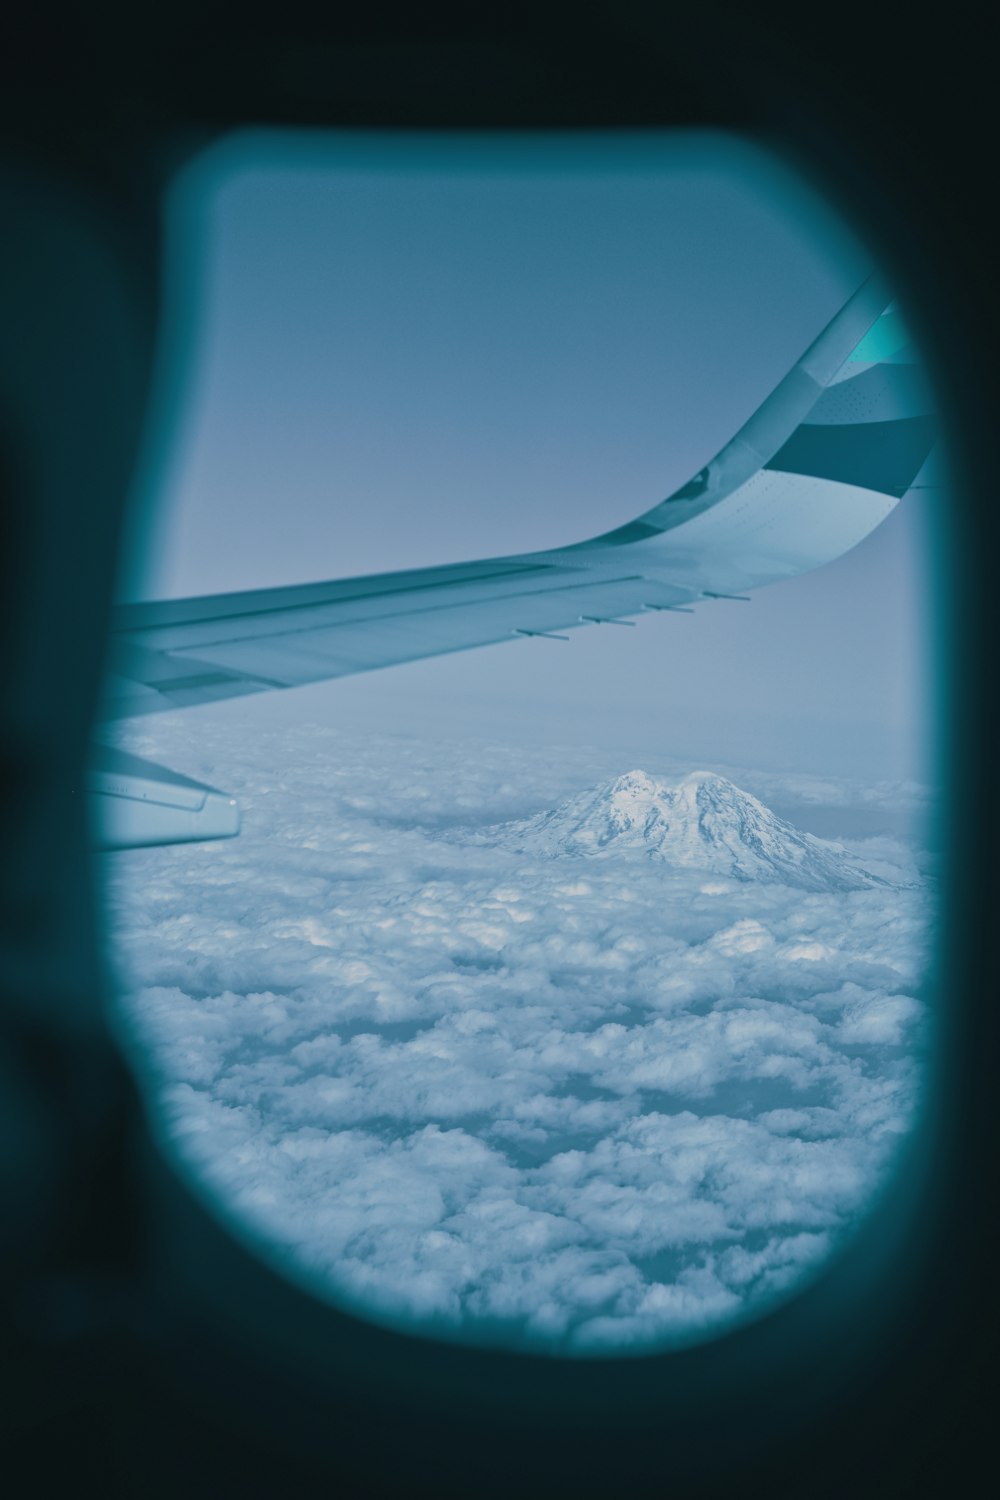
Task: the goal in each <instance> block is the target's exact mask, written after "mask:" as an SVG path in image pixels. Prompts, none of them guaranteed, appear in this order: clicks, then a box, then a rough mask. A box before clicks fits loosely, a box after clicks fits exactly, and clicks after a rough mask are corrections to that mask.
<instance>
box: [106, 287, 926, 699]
mask: <svg viewBox="0 0 1000 1500" xmlns="http://www.w3.org/2000/svg"><path fill="white" fill-rule="evenodd" d="M886 303H887V296H886V293H885V289H884V288H883V287H882V286H881V285H880V284H879V282H878V280H877V279H876V278H872V279H871V280H869V281H867V282H865V284H864V285H863V286H862V287H861V288H860V289H859V290H858V291H857V292H856V293H855V294H854V296H853V297H852V298H851V299H850V300H849V301H848V302H847V304H846V305H845V306H844V307H843V308H842V309H841V311H840V312H839V313H838V314H837V315H836V316H835V317H834V318H833V320H832V321H831V322H830V324H829V325H828V326H827V327H826V328H825V329H824V331H823V332H822V333H821V334H820V336H819V338H817V339H816V340H815V342H814V343H813V344H812V345H811V346H810V348H809V349H808V350H807V351H806V353H805V354H804V355H803V357H802V358H801V359H800V360H799V362H798V363H797V364H796V365H795V366H794V368H793V369H792V370H791V371H790V372H789V373H788V375H787V376H786V377H785V379H784V380H783V381H782V382H781V383H780V385H779V386H778V387H777V389H776V390H775V391H774V392H773V393H772V395H771V396H769V397H768V399H767V400H766V401H765V402H764V404H763V405H762V406H761V407H760V408H759V409H758V411H757V412H756V413H755V414H754V415H753V416H752V417H751V418H750V420H749V421H748V422H747V423H746V424H745V426H744V427H743V428H742V429H741V430H740V431H739V432H738V433H737V434H736V435H735V437H733V438H732V440H731V441H730V442H729V443H727V444H726V446H725V447H724V448H723V449H722V450H721V452H720V453H718V454H717V455H716V457H715V458H713V459H712V460H711V462H710V463H709V464H707V465H706V466H705V468H703V469H702V470H701V471H700V473H698V474H697V475H696V476H695V477H694V478H693V479H691V480H690V481H689V482H688V483H687V484H685V485H682V486H681V487H680V488H679V489H678V490H676V491H675V492H674V493H673V494H672V495H670V496H669V497H668V498H667V499H666V500H663V501H662V502H661V503H660V504H658V505H656V506H654V507H653V508H652V509H651V510H649V511H647V512H645V513H644V514H643V515H641V516H639V517H637V518H636V519H635V520H634V521H632V522H630V523H629V524H628V525H626V526H622V527H619V528H617V529H615V530H613V531H610V532H608V533H606V534H604V535H602V536H598V537H594V538H592V539H591V540H589V541H585V542H579V543H576V544H574V545H571V546H568V547H566V548H563V549H554V550H549V551H544V552H535V553H528V554H524V555H520V556H511V557H500V558H491V559H487V560H482V561H477V562H470V563H457V564H454V565H451V566H445V567H437V568H420V569H416V570H414V571H411V572H402V573H385V574H380V575H376V576H373V577H367V578H351V579H344V580H340V581H333V582H329V583H315V584H301V585H295V586H292V587H288V588H277V589H257V590H251V591H249V592H246V593H235V594H220V595H212V596H208V597H204V598H197V599H183V600H166V601H161V602H155V603H144V604H128V605H123V606H121V607H120V608H119V609H118V610H117V612H116V614H115V617H114V621H113V627H112V637H111V646H110V655H109V661H108V674H107V681H106V688H105V699H104V704H103V709H102V717H103V718H105V719H116V718H127V717H132V716H133V715H139V714H145V713H155V712H157V711H159V710H163V709H169V708H184V707H187V706H189V705H193V704H199V703H211V702H215V701H218V700H221V699H224V698H232V697H238V696H241V695H244V694H247V693H256V692H264V691H268V690H271V689H276V688H289V687H295V686H298V685H300V684H303V683H308V682H318V681H321V680H323V679H326V678H333V677H342V676H347V675H350V674H352V673H355V672H367V671H371V670H373V669H374V668H376V667H385V666H391V665H394V664H396V663H400V662H405V661H414V660H417V659H419V658H421V657H427V656H436V655H440V654H443V653H446V652H450V651H462V650H467V649H469V648H471V647H474V646H485V645H490V644H493V643H496V642H498V641H504V640H513V639H524V638H525V637H530V636H532V635H539V634H563V633H565V632H566V631H567V630H573V629H577V628H579V627H580V626H583V625H590V624H594V623H599V622H601V621H605V620H610V619H621V618H623V617H634V616H638V615H641V614H643V613H645V612H647V611H650V610H652V611H661V610H671V609H685V608H687V609H689V608H691V607H692V606H693V605H694V604H695V603H697V602H699V601H702V600H706V599H709V600H710V599H713V598H715V597H719V596H725V595H728V594H741V593H744V592H745V591H746V590H748V589H753V588H758V587H760V586H761V585H763V584H766V583H771V582H774V581H775V580H777V579H781V578H788V577H791V576H793V575H795V574H797V573H801V572H804V571H806V570H807V569H810V568H815V567H818V566H820V565H821V564H823V563H825V562H829V561H831V560H832V559H833V558H835V557H838V556H839V555H840V554H841V553H843V552H845V551H847V550H848V548H850V547H852V546H854V545H855V544H856V543H857V542H859V541H860V540H861V539H862V538H863V537H864V536H866V535H867V534H868V532H870V531H871V530H872V529H873V528H874V527H875V526H877V525H878V524H879V522H880V521H882V520H883V519H884V518H885V516H886V515H888V513H889V511H890V510H891V509H892V508H893V507H894V505H895V504H896V503H897V501H898V500H899V498H900V497H901V496H902V495H903V494H905V493H906V491H907V490H908V489H909V488H910V487H911V486H912V485H913V484H914V482H915V481H918V479H919V476H920V471H921V470H922V468H923V466H924V462H925V460H926V458H927V455H928V453H929V452H930V449H931V445H932V443H933V441H934V437H935V421H934V413H933V409H932V404H931V400H930V396H929V393H928V391H927V389H926V387H925V386H924V384H923V382H922V379H921V377H920V371H919V369H918V367H917V365H916V363H915V356H914V355H913V352H912V349H911V348H910V346H909V345H908V344H907V343H906V335H905V331H904V330H903V329H902V325H901V323H900V320H899V317H898V314H896V313H895V312H894V311H893V310H892V308H891V307H887V306H886Z"/></svg>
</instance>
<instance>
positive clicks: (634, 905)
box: [91, 133, 944, 1356]
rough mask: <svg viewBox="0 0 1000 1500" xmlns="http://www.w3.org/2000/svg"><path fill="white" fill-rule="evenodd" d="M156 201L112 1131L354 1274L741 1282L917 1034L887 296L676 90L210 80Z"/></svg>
mask: <svg viewBox="0 0 1000 1500" xmlns="http://www.w3.org/2000/svg"><path fill="white" fill-rule="evenodd" d="M169 213H170V223H169V226H168V228H169V237H170V240H171V245H172V250H171V257H170V259H169V263H168V285H167V297H168V312H169V317H168V320H167V328H166V331H165V335H164V340H165V342H164V348H163V350H162V365H161V371H160V390H159V398H158V401H159V404H158V417H157V423H156V424H154V426H153V428H152V429H151V432H150V438H149V444H148V451H147V458H146V465H145V470H144V479H143V483H142V485H141V486H140V490H141V493H139V494H137V500H136V519H135V525H134V528H133V541H132V544H131V545H132V559H131V563H130V566H129V567H128V568H126V570H125V573H124V576H123V581H122V588H121V598H122V603H121V607H120V610H119V615H118V622H117V625H116V632H115V639H114V642H113V646H112V656H111V659H110V661H109V679H108V681H109V688H108V694H107V699H108V708H107V716H106V721H105V723H104V725H103V727H102V730H101V734H100V743H99V744H98V745H97V746H96V747H95V758H94V769H93V773H92V778H91V787H92V791H93V793H94V798H93V801H94V807H95V837H96V838H97V839H98V841H99V842H102V843H103V844H104V846H105V848H106V852H104V853H103V854H102V855H101V856H100V857H101V860H102V868H103V878H104V882H105V889H106V894H107V901H108V905H109V912H110V915H111V919H112V925H113V930H114V952H113V955H112V960H113V964H114V967H115V969H116V972H117V975H118V985H119V990H120V999H119V1001H118V1025H119V1027H120V1029H121V1032H122V1035H123V1036H124V1038H125V1039H126V1045H127V1046H128V1048H129V1050H130V1053H131V1055H132V1056H133V1057H134V1058H135V1059H136V1065H137V1068H138V1069H139V1072H140V1074H141V1076H142V1077H143V1080H144V1083H145V1086H146V1089H147V1095H148V1101H149V1105H150V1108H151V1110H152V1111H153V1112H154V1115H155V1118H156V1121H157V1128H158V1130H159V1132H160V1134H161V1137H162V1139H163V1140H164V1141H165V1142H166V1143H167V1144H168V1147H169V1150H170V1152H171V1154H172V1156H173V1157H174V1159H175V1160H176V1161H177V1162H178V1164H179V1166H180V1169H181V1170H182V1171H183V1172H184V1173H185V1174H186V1175H187V1176H189V1177H190V1178H191V1179H192V1180H193V1181H194V1182H195V1183H196V1184H197V1186H198V1191H199V1192H200V1193H201V1195H202V1196H203V1197H204V1198H205V1199H206V1200H207V1201H209V1202H211V1204H212V1205H213V1207H214V1210H215V1211H216V1212H217V1213H218V1214H219V1215H220V1216H222V1217H223V1218H224V1219H225V1221H226V1222H227V1223H228V1224H229V1225H230V1226H231V1227H232V1229H233V1232H234V1233H236V1234H238V1235H240V1236H241V1237H242V1238H244V1239H245V1240H246V1241H247V1243H249V1244H251V1245H252V1246H253V1247H254V1248H255V1250H256V1251H257V1252H258V1253H259V1254H260V1255H262V1256H264V1257H266V1258H267V1259H268V1260H269V1261H270V1262H271V1263H272V1264H274V1265H276V1266H278V1267H279V1268H281V1269H282V1270H283V1271H284V1272H285V1273H286V1274H287V1275H288V1276H290V1277H293V1278H295V1279H297V1280H298V1281H300V1282H301V1283H303V1284H304V1285H306V1286H308V1287H309V1288H310V1289H311V1290H312V1291H313V1292H314V1293H315V1294H316V1295H317V1296H320V1297H325V1298H327V1299H329V1300H331V1301H333V1302H335V1303H336V1304H337V1305H339V1306H341V1307H346V1308H348V1309H350V1310H352V1311H355V1312H358V1313H360V1314H361V1315H363V1316H365V1317H367V1318H370V1319H372V1320H375V1321H381V1322H386V1323H389V1324H391V1325H392V1326H396V1327H400V1326H401V1327H405V1328H407V1329H410V1330H412V1331H416V1332H418V1333H422V1334H425V1335H427V1336H430V1337H436V1338H446V1339H455V1340H464V1341H469V1342H474V1343H475V1342H478V1343H483V1344H488V1345H493V1346H498V1345H502V1346H507V1347H519V1348H524V1349H528V1350H537V1351H539V1352H542V1353H545V1354H549V1355H551V1354H558V1355H565V1356H587V1355H591V1354H608V1353H616V1354H623V1355H624V1354H632V1353H645V1352H649V1351H651V1350H655V1349H667V1348H671V1347H676V1346H678V1345H681V1344H687V1343H690V1342H692V1341H697V1340H701V1339H705V1338H708V1337H711V1336H714V1335H716V1334H718V1333H720V1332H722V1331H724V1330H725V1329H727V1328H729V1327H731V1326H733V1325H734V1323H736V1322H739V1321H740V1320H744V1319H747V1318H750V1317H756V1316H759V1315H760V1314H762V1313H764V1312H766V1311H767V1309H768V1308H769V1307H771V1306H773V1305H774V1304H775V1301H776V1300H777V1299H781V1298H787V1297H789V1296H791V1295H793V1294H794V1293H795V1291H796V1290H797V1289H799V1288H801V1287H803V1286H804V1285H806V1284H807V1283H808V1281H809V1280H810V1279H812V1278H814V1277H816V1276H817V1275H818V1274H820V1273H821V1272H822V1269H823V1267H824V1266H825V1265H828V1264H829V1263H830V1260H831V1258H832V1257H834V1256H836V1255H837V1253H838V1251H839V1249H840V1248H841V1246H842V1245H844V1244H845V1243H847V1241H848V1240H849V1238H850V1236H851V1234H852V1233H853V1231H854V1230H855V1229H856V1227H857V1226H858V1225H859V1224H861V1223H862V1222H863V1220H864V1217H865V1215H866V1213H867V1212H868V1211H870V1209H871V1207H872V1205H873V1204H874V1203H875V1202H876V1201H877V1199H878V1198H879V1196H880V1195H881V1194H882V1193H883V1191H884V1190H885V1188H886V1185H887V1184H888V1183H889V1182H890V1180H891V1178H892V1174H893V1172H894V1171H895V1170H896V1169H897V1168H898V1167H899V1164H900V1163H901V1162H902V1161H903V1160H904V1159H905V1157H906V1153H907V1152H908V1151H912V1150H913V1149H914V1142H915V1140H916V1138H917V1136H916V1132H917V1128H918V1126H919V1122H920V1118H921V1108H922V1103H923V1102H924V1101H926V1098H927V1096H928V1093H929V1090H930V1088H931V1087H932V1083H933V1075H932V1070H931V1068H930V1063H929V1043H930V1041H931V1039H932V1038H931V1008H930V974H931V956H932V953H933V945H934V935H935V915H936V896H935V877H934V870H935V834H934V830H935V819H936V817H937V816H938V811H939V801H940V798H939V787H938V785H937V781H938V773H937V771H936V765H935V750H934V734H933V707H934V703H933V699H934V682H933V680H932V673H931V668H930V666H929V665H928V663H930V662H931V661H932V659H933V644H934V643H933V629H934V620H933V610H932V603H933V590H932V586H931V581H930V562H929V558H930V556H931V553H932V551H933V548H932V545H931V542H932V538H933V535H934V530H935V528H936V527H939V526H940V525H941V524H942V523H941V518H940V513H941V511H942V510H943V509H944V507H943V505H942V503H941V498H942V489H941V485H942V480H941V468H940V465H939V460H938V457H937V449H935V448H932V444H933V443H934V438H935V435H936V434H935V432H934V430H933V427H934V402H933V397H932V393H931V391H930V388H929V383H928V377H927V375H926V372H925V371H924V370H923V369H922V366H921V364H920V360H919V356H918V354H917V353H916V351H915V348H914V344H913V341H912V335H911V333H910V332H909V331H908V327H909V323H910V322H913V323H916V324H917V325H918V326H919V309H910V308H907V307H906V306H905V305H904V306H902V307H900V306H899V305H898V304H897V303H895V302H894V297H896V296H898V292H896V290H895V289H894V288H892V287H891V286H890V285H888V283H885V285H884V286H883V283H882V279H881V278H882V273H881V271H880V270H879V268H877V267H875V266H874V265H873V264H872V258H871V255H870V254H869V252H868V251H867V250H866V248H865V246H864V245H863V244H861V243H860V242H859V241H858V240H857V239H856V237H855V236H854V235H853V233H852V232H851V231H850V230H849V229H848V228H847V227H846V226H845V225H844V224H843V223H841V222H840V220H839V219H838V217H837V216H836V214H835V213H834V211H833V210H832V209H831V208H830V207H829V206H828V205H826V204H824V203H823V202H821V201H819V199H818V198H817V197H816V195H815V193H814V192H813V190H812V189H811V188H809V187H808V185H806V184H805V183H803V182H802V181H800V180H799V179H798V178H797V177H795V176H794V175H793V174H792V173H791V172H790V171H789V170H788V169H787V168H786V167H784V166H783V165H782V164H781V163H780V162H778V161H777V160H776V159H774V158H772V157H771V156H769V155H766V154H765V153H764V152H763V151H762V150H761V149H760V148H758V147H756V146H752V145H750V144H749V143H747V142H743V141H739V140H737V139H735V138H731V137H726V136H721V135H718V136H717V135H709V134H692V135H690V136H685V135H678V136H671V135H662V136H658V135H649V136H636V137H633V138H631V139H630V138H628V137H617V138H614V139H612V138H610V137H609V138H607V139H602V138H600V137H595V138H593V139H591V140H589V141H585V140H581V139H580V138H574V139H569V138H566V139H561V138H559V137H552V138H548V139H543V138H540V137H539V138H535V139H532V138H528V137H522V138H520V139H518V140H514V139H513V138H511V139H505V138H502V137H490V138H486V137H483V138H477V137H474V136H470V137H468V138H454V139H448V138H443V137H433V136H428V137H427V138H421V137H419V136H408V137H405V138H404V137H399V138H393V137H392V136H388V135H381V136H377V137H376V136H372V137H367V136H365V135H363V134H348V135H341V136H338V135H329V134H328V135H322V136H317V137H315V138H313V139H308V138H307V140H306V143H305V144H304V145H303V144H301V143H297V144H295V145H292V144H289V142H288V140H287V139H286V138H285V137H283V136H282V135H280V134H277V133H275V134H257V133H247V134H244V135H241V136H238V137H234V138H233V139H232V140H231V141H230V142H228V143H226V144H224V145H222V146H220V147H215V148H213V149H212V150H211V151H209V152H207V153H206V154H205V155H203V156H202V157H201V158H199V159H197V160H196V161H195V162H194V163H193V164H192V165H190V166H189V167H188V168H186V169H185V171H184V172H183V173H182V174H181V175H180V176H179V177H178V179H177V181H176V184H175V186H174V189H173V192H172V196H171V200H170V209H169ZM182 388H183V391H184V396H183V400H181V397H180V392H181V390H182ZM755 414H757V415H755ZM734 439H736V441H735V442H734ZM581 543H586V544H588V547H589V550H588V548H587V547H584V548H580V547H579V545H578V544H581ZM481 560H485V561H481ZM410 570H416V571H413V572H412V574H411V572H410ZM338 581H339V582H338ZM312 585H316V586H317V587H316V588H314V589H310V587H309V586H312ZM248 591H250V592H248ZM230 595H237V596H239V597H238V598H236V599H235V600H233V599H230V598H229V597H228V596H230ZM150 601H162V602H159V603H157V602H150ZM466 646H470V647H473V646H474V647H476V648H477V649H474V650H465V649H463V648H464V647H466ZM374 668H379V670H377V671H376V670H372V669H374ZM237 829H238V836H237V837H228V836H229V835H233V834H235V833H236V832H237Z"/></svg>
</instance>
